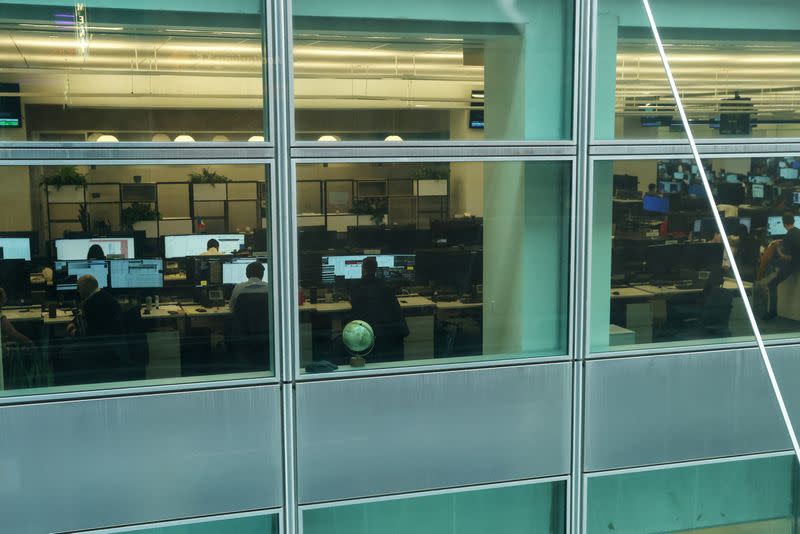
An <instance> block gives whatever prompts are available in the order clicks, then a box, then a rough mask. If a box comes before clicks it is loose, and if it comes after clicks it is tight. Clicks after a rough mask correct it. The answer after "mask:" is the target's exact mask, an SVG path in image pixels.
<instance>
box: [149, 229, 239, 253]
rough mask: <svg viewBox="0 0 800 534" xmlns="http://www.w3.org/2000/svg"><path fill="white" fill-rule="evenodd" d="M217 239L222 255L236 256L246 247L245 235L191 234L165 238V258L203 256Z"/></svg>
mask: <svg viewBox="0 0 800 534" xmlns="http://www.w3.org/2000/svg"><path fill="white" fill-rule="evenodd" d="M212 239H216V240H217V242H218V243H219V252H220V254H234V253H236V252H239V251H240V250H241V249H242V248H243V247H244V234H191V235H168V236H164V257H165V258H186V257H188V256H201V255H203V254H205V252H206V251H207V250H208V242H209V241H210V240H212Z"/></svg>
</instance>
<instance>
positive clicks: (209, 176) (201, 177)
mask: <svg viewBox="0 0 800 534" xmlns="http://www.w3.org/2000/svg"><path fill="white" fill-rule="evenodd" d="M189 179H190V180H191V182H192V183H193V184H211V185H215V184H224V183H228V182H230V181H231V179H230V178H228V177H227V176H223V175H222V174H219V173H218V172H216V171H212V170H209V169H203V170H202V171H201V172H192V173H189Z"/></svg>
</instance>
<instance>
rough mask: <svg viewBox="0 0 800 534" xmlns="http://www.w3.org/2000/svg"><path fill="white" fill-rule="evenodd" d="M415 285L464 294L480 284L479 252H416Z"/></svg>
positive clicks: (480, 263) (481, 267)
mask: <svg viewBox="0 0 800 534" xmlns="http://www.w3.org/2000/svg"><path fill="white" fill-rule="evenodd" d="M416 269H417V274H416V276H417V284H420V285H427V284H431V285H434V286H435V287H437V288H441V289H445V288H446V289H451V290H454V291H456V292H458V293H466V292H469V291H471V290H472V287H473V286H476V285H482V284H483V252H482V251H480V250H468V249H463V248H456V247H453V248H436V249H422V250H417V263H416Z"/></svg>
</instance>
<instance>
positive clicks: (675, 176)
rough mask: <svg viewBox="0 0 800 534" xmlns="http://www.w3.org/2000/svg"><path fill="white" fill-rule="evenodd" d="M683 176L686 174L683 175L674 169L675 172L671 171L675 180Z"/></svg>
mask: <svg viewBox="0 0 800 534" xmlns="http://www.w3.org/2000/svg"><path fill="white" fill-rule="evenodd" d="M685 176H686V175H685V174H684V173H682V172H677V171H676V172H673V173H672V178H674V179H675V180H683V178H684V177H685Z"/></svg>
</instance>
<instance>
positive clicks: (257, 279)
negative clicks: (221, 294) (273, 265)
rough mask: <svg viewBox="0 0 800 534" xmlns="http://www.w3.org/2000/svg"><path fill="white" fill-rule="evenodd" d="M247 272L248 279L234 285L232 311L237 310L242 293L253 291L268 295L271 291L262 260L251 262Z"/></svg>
mask: <svg viewBox="0 0 800 534" xmlns="http://www.w3.org/2000/svg"><path fill="white" fill-rule="evenodd" d="M245 274H246V275H247V281H246V282H240V283H238V284H236V285H235V286H234V287H233V292H232V293H231V304H230V306H231V311H234V312H235V311H236V303H237V301H238V300H239V296H241V295H247V294H253V293H255V294H264V295H266V294H267V293H269V286H268V285H267V283H266V282H265V281H264V280H263V279H264V265H262V264H261V262H258V261H254V262H253V263H251V264H249V265H248V266H247V268H246V269H245ZM266 312H267V310H264V313H266Z"/></svg>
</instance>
